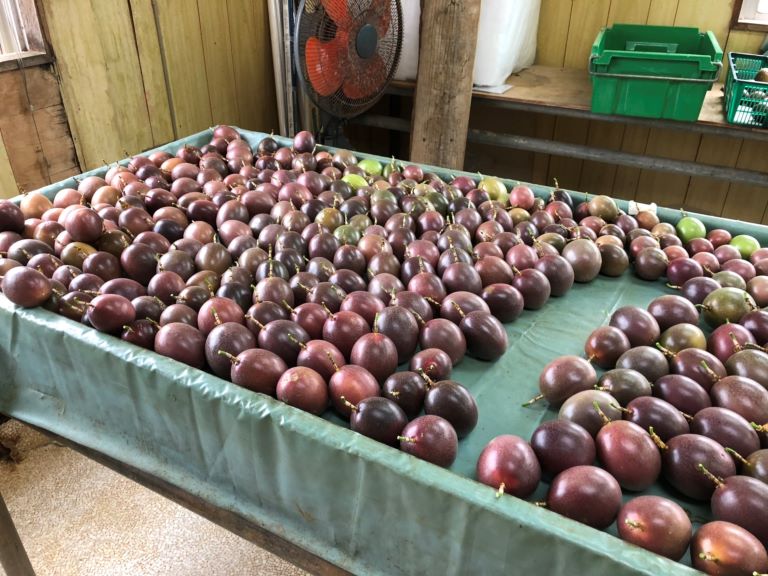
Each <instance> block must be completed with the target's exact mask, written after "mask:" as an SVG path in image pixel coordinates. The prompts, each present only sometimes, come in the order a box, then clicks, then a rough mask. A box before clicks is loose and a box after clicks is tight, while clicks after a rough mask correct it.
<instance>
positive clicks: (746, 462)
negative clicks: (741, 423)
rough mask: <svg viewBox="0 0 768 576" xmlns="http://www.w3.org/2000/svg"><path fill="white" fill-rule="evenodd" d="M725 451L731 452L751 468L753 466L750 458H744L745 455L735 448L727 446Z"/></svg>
mask: <svg viewBox="0 0 768 576" xmlns="http://www.w3.org/2000/svg"><path fill="white" fill-rule="evenodd" d="M725 451H726V452H728V454H730V455H731V456H733V457H734V458H736V460H738V461H739V462H741V463H742V465H744V466H746V467H747V468H751V467H752V465H751V464H750V463H749V460H747V459H746V458H744V456H742V455H741V454H739V453H738V452H736V450H734V449H733V448H728V447H727V446H726V448H725Z"/></svg>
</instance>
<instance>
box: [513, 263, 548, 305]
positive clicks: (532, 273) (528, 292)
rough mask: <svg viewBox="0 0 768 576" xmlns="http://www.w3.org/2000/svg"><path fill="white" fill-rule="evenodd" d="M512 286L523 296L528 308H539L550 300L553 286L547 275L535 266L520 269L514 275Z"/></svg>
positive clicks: (524, 303)
mask: <svg viewBox="0 0 768 576" xmlns="http://www.w3.org/2000/svg"><path fill="white" fill-rule="evenodd" d="M512 286H514V287H515V288H517V290H518V291H519V292H520V294H522V296H523V306H524V307H525V308H526V309H527V310H538V309H540V308H541V307H542V306H544V304H546V303H547V300H549V296H550V293H551V287H550V285H549V280H547V277H546V276H545V275H544V274H542V273H541V272H539V271H538V270H536V269H534V268H528V269H526V270H520V271H517V272H515V273H514V275H513V277H512Z"/></svg>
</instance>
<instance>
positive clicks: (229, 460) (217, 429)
mask: <svg viewBox="0 0 768 576" xmlns="http://www.w3.org/2000/svg"><path fill="white" fill-rule="evenodd" d="M241 133H243V134H244V137H245V138H246V139H247V140H248V142H249V143H250V144H251V145H252V146H255V145H256V143H257V142H258V141H259V140H260V139H261V138H263V137H264V136H266V135H265V134H261V133H255V132H246V131H241ZM210 137H211V131H210V130H208V131H205V132H201V133H199V134H196V135H193V136H190V137H188V138H186V139H183V140H180V141H178V142H175V143H172V144H168V145H166V146H163V147H162V148H161V149H164V150H168V151H169V152H171V153H174V152H175V151H176V150H177V149H178V148H179V146H180V145H181V144H191V145H198V146H200V145H202V144H204V143H207V142H208V141H209V140H210ZM361 156H367V155H364V154H361ZM370 157H373V156H370ZM379 159H380V160H382V161H387V160H385V159H381V158H379ZM427 168H429V169H431V170H433V171H436V172H438V173H441V174H444V175H445V176H446V177H448V174H447V173H446V172H445V171H444V170H440V169H437V168H433V167H427ZM104 172H105V169H100V170H94V171H92V172H90V173H89V174H98V175H102V174H103V173H104ZM454 174H458V173H457V172H454ZM506 184H507V186H512V185H513V184H514V183H513V182H511V181H506ZM75 185H76V182H75V181H74V180H73V179H69V180H66V181H63V182H60V183H58V184H54V185H51V186H48V187H46V188H43V189H42V190H41V191H42V192H43V193H44V194H46V195H47V196H48V197H53V195H54V194H55V193H56V192H57V191H58V190H59V189H61V188H64V187H68V186H75ZM531 187H532V188H533V189H534V190H535V192H536V193H537V194H538V195H543V196H548V195H549V192H550V190H551V189H550V188H547V187H544V186H536V185H532V186H531ZM573 194H574V198H575V199H579V198H583V195H581V194H580V193H576V192H574V193H573ZM620 204H621V206H622V207H623V208H626V203H620ZM660 215H661V217H662V219H666V220H669V221H673V222H674V221H675V220H676V219H677V218H679V212H678V211H675V210H665V209H661V210H660ZM701 218H702V220H704V222H705V223H706V224H707V227H708V228H710V227H725V228H728V229H729V230H731V231H732V232H733V233H749V234H752V235H754V236H756V237H757V238H758V239H759V240H760V241H761V243H762V244H768V229H766V227H763V226H757V225H752V224H746V223H741V222H734V221H728V220H723V219H719V218H712V217H701ZM663 292H670V290H669V289H668V288H665V287H664V285H663V283H661V282H644V281H641V280H638V279H636V278H635V277H634V276H633V275H632V273H631V271H628V272H627V273H626V274H624V275H623V277H621V278H617V279H613V278H606V277H599V278H597V279H596V280H595V281H594V282H592V283H589V284H583V285H575V286H574V288H573V289H572V290H571V291H570V292H569V293H568V294H567V295H566V296H565V297H562V298H553V299H551V300H550V301H549V303H547V304H546V305H545V307H544V308H543V309H541V310H539V311H535V312H530V311H525V312H523V314H522V315H521V316H520V318H519V319H518V320H516V321H515V322H513V323H511V324H508V325H507V331H508V333H509V336H510V345H509V349H508V351H507V353H506V354H505V355H504V356H503V357H502V358H501V359H500V360H499V361H497V362H495V363H487V362H480V361H477V360H474V359H472V358H466V359H465V360H464V361H463V362H462V363H461V364H460V365H459V366H458V367H457V368H456V369H455V370H454V378H455V379H456V380H458V381H460V382H462V383H463V384H464V385H466V386H467V387H468V388H469V390H471V392H472V393H473V394H474V396H475V398H476V399H477V403H478V406H479V411H480V420H479V424H478V426H477V428H476V429H475V430H474V431H473V432H472V433H471V434H470V435H469V436H468V437H467V438H465V439H464V440H462V441H461V442H460V445H459V455H458V458H457V460H456V462H455V463H454V465H453V466H452V467H451V468H450V469H449V470H444V469H441V468H439V467H437V466H434V465H432V464H429V463H427V462H423V461H421V460H418V459H416V458H414V457H412V456H409V455H406V454H404V453H402V452H400V451H398V450H396V449H394V448H390V447H387V446H384V445H381V444H379V443H377V442H374V441H372V440H370V439H368V438H366V437H363V436H361V435H359V434H357V433H354V432H352V431H350V430H348V429H347V428H345V427H343V425H341V426H340V425H337V424H339V423H341V420H339V419H338V418H337V417H335V416H334V415H332V414H330V413H328V414H326V419H323V418H318V417H315V416H312V415H310V414H307V413H305V412H302V411H300V410H297V409H294V408H292V407H290V406H287V405H285V404H282V403H281V402H278V401H277V400H274V399H272V398H269V397H266V396H263V395H260V394H256V393H253V392H250V391H248V390H245V389H243V388H240V387H238V386H235V385H234V384H231V383H229V382H227V381H225V380H222V379H219V378H217V377H215V376H213V375H211V374H208V373H205V372H202V371H199V370H195V369H192V368H189V367H187V366H186V365H184V364H181V363H178V362H176V361H174V360H170V359H168V358H165V357H162V356H160V355H158V354H155V353H154V352H149V351H146V350H143V349H141V348H138V347H136V346H133V345H131V344H127V343H124V342H122V341H121V340H119V339H118V338H115V337H112V336H109V335H105V334H102V333H99V332H97V331H96V330H92V329H89V328H87V327H85V326H83V325H81V324H78V323H76V322H73V321H70V320H68V319H66V318H63V317H61V316H58V315H56V314H53V313H50V312H48V311H45V310H42V309H21V308H17V307H16V306H14V305H13V304H11V303H10V302H9V301H8V300H7V299H5V298H0V368H1V369H2V373H1V375H0V411H2V412H3V413H5V414H7V415H10V416H15V417H18V418H20V419H22V420H24V421H27V422H29V423H31V424H34V425H37V426H40V427H42V428H45V429H47V430H50V431H52V432H54V433H56V434H58V435H61V436H63V437H65V438H68V439H70V440H73V441H75V442H77V443H79V444H82V445H84V446H87V447H89V448H92V449H94V450H97V451H99V452H102V453H104V454H106V455H108V456H110V457H112V458H116V459H118V460H120V461H122V462H124V463H127V464H129V465H131V466H134V467H136V468H139V469H141V470H143V471H145V472H148V473H151V474H153V475H155V476H157V477H159V478H162V479H163V480H166V481H168V482H170V483H172V484H174V485H176V486H178V487H180V488H182V489H183V490H185V491H187V492H189V493H191V494H194V495H196V496H198V497H201V498H203V499H205V500H206V501H207V502H209V503H211V504H213V505H215V506H218V507H221V508H224V509H228V510H232V511H235V512H237V513H238V514H240V515H242V516H244V517H246V518H248V519H250V520H251V521H253V522H255V523H256V524H258V525H260V526H262V527H264V528H266V529H268V530H270V531H272V532H274V533H275V534H278V535H280V536H282V537H284V538H286V539H288V540H290V541H292V542H294V543H296V544H298V545H299V546H301V547H302V548H304V549H306V550H308V551H310V552H312V553H314V554H316V555H319V556H321V557H323V558H325V559H327V560H329V561H330V562H333V563H335V564H336V565H338V566H340V567H343V568H345V569H347V570H349V571H351V572H355V573H359V574H440V575H453V574H502V573H514V574H526V573H531V574H542V573H549V574H564V573H588V574H595V575H598V574H606V575H607V574H610V575H619V574H636V573H642V574H656V575H657V574H685V573H692V572H693V571H692V569H691V568H690V567H689V566H685V565H683V564H680V563H675V562H671V561H668V560H666V559H664V558H662V557H660V556H657V555H655V554H651V553H648V552H646V551H644V550H642V549H640V548H637V547H635V546H631V545H628V544H626V543H624V542H622V541H621V540H619V539H618V538H616V537H615V536H613V535H611V534H610V533H607V532H601V531H598V530H594V529H592V528H589V527H587V526H584V525H581V524H579V523H576V522H573V521H571V520H569V519H567V518H564V517H562V516H559V515H558V514H555V513H553V512H550V511H548V510H546V509H544V508H540V507H537V506H534V505H533V504H531V503H530V502H526V501H523V500H519V499H517V498H514V497H511V496H507V495H505V496H503V497H502V498H499V499H497V498H496V495H495V492H496V490H495V489H493V488H490V487H488V486H484V485H482V484H480V483H479V482H477V481H476V480H474V471H475V463H476V461H477V458H478V456H479V454H480V452H481V450H482V449H483V447H484V446H485V444H486V443H487V442H488V441H489V440H490V439H491V438H493V437H495V436H497V435H499V434H518V435H520V436H522V437H523V438H526V439H528V438H530V435H531V433H532V432H533V430H534V429H535V428H536V427H537V425H538V424H539V423H540V422H541V421H543V420H546V419H550V418H553V417H556V412H554V411H553V410H551V409H550V408H548V407H547V405H546V402H544V403H539V404H537V405H534V406H531V407H529V408H522V407H521V404H522V403H523V402H524V401H525V400H527V399H529V398H530V397H531V396H533V395H535V394H536V393H537V392H538V386H537V382H538V375H539V372H540V371H541V369H542V367H543V366H544V365H545V364H546V363H547V362H549V361H550V360H552V359H553V358H555V357H557V356H560V355H563V354H581V353H583V343H584V340H585V338H586V337H587V335H588V334H589V333H590V332H591V331H592V330H593V329H594V328H596V327H597V326H599V325H601V324H604V323H605V322H606V321H607V319H608V317H609V316H610V314H611V313H612V311H613V310H615V309H616V308H617V307H619V306H623V305H627V304H634V305H639V306H645V305H647V303H648V302H649V301H650V300H651V299H653V298H654V297H656V296H658V295H659V294H661V293H663ZM667 490H668V489H666V488H665V487H664V486H663V485H661V484H659V485H657V486H654V487H653V489H652V490H651V491H649V493H667ZM545 494H546V485H545V484H543V483H542V484H541V485H540V486H539V489H538V490H537V492H536V494H534V496H533V497H532V498H531V500H532V501H535V500H541V499H543V498H544V497H545ZM668 495H670V496H671V497H673V498H675V499H677V500H678V501H679V502H681V504H682V505H683V506H684V507H685V508H686V509H687V510H689V511H691V513H692V514H694V517H698V518H701V519H706V518H707V517H708V514H709V511H708V506H707V505H701V504H697V503H694V502H689V501H683V500H681V499H680V498H677V497H676V496H675V495H674V494H672V493H671V492H670V493H668ZM629 496H632V495H625V498H627V497H629ZM611 531H613V532H614V533H615V527H613V528H611V529H610V530H609V532H611ZM685 561H686V562H687V559H686V560H685Z"/></svg>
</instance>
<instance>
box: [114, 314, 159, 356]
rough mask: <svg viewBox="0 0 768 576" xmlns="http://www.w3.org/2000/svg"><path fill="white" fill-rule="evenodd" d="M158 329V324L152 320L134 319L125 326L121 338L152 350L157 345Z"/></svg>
mask: <svg viewBox="0 0 768 576" xmlns="http://www.w3.org/2000/svg"><path fill="white" fill-rule="evenodd" d="M157 331H158V327H157V325H156V324H155V323H154V322H152V321H150V320H134V321H133V322H131V323H130V324H126V325H125V326H123V330H122V332H121V333H120V339H121V340H123V341H125V342H130V343H131V344H135V345H136V346H141V347H142V348H146V349H147V350H152V348H153V347H154V345H155V336H156V335H157Z"/></svg>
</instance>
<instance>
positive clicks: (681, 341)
mask: <svg viewBox="0 0 768 576" xmlns="http://www.w3.org/2000/svg"><path fill="white" fill-rule="evenodd" d="M658 345H659V346H660V347H661V349H662V352H664V353H665V354H676V353H677V352H680V351H682V350H685V349H687V348H698V349H700V350H706V348H707V337H706V336H705V335H704V332H702V330H701V328H699V327H698V326H695V325H693V324H675V325H674V326H670V327H669V328H667V329H666V330H664V332H662V333H661V336H659V342H658Z"/></svg>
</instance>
